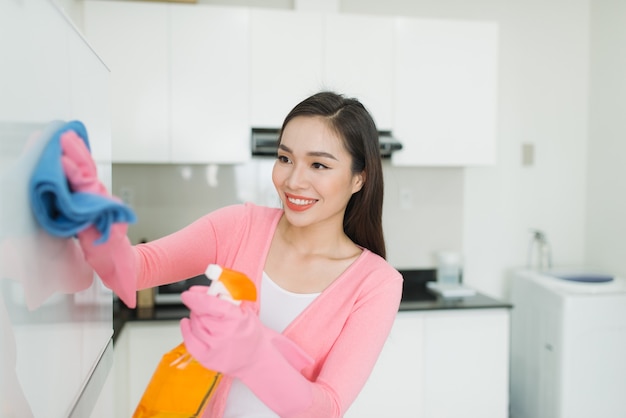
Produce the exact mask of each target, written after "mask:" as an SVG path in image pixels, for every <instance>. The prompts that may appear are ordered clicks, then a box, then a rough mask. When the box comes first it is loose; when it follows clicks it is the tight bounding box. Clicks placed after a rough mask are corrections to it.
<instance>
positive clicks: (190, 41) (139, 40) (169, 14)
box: [85, 0, 250, 163]
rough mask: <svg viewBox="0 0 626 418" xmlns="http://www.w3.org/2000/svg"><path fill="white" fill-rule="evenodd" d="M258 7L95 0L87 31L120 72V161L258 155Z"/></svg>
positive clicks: (116, 116)
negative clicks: (254, 134) (253, 16)
mask: <svg viewBox="0 0 626 418" xmlns="http://www.w3.org/2000/svg"><path fill="white" fill-rule="evenodd" d="M248 29H249V22H248V10H247V9H244V8H230V7H229V8H227V7H219V6H206V5H171V4H159V3H157V4H155V3H147V2H131V1H128V2H112V1H96V0H94V1H88V2H85V31H86V34H87V37H88V39H89V41H90V42H91V43H92V44H93V46H94V48H95V49H96V51H97V52H98V53H99V54H100V55H101V56H102V58H103V59H104V61H105V63H106V64H107V65H108V66H109V67H110V69H111V84H112V112H111V114H112V131H113V161H114V162H117V163H237V162H242V161H246V160H247V159H249V155H250V150H249V148H250V147H249V137H250V131H249V126H250V123H249V107H248V103H249V78H250V77H249V68H250V64H249V32H248Z"/></svg>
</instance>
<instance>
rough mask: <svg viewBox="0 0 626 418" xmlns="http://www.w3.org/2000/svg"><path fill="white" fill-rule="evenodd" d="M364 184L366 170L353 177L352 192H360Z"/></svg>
mask: <svg viewBox="0 0 626 418" xmlns="http://www.w3.org/2000/svg"><path fill="white" fill-rule="evenodd" d="M364 184H365V171H361V172H360V173H358V174H355V175H354V177H353V179H352V193H353V194H354V193H356V192H358V191H359V190H361V188H362V187H363V185H364Z"/></svg>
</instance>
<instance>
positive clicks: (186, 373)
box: [133, 264, 257, 418]
mask: <svg viewBox="0 0 626 418" xmlns="http://www.w3.org/2000/svg"><path fill="white" fill-rule="evenodd" d="M205 275H206V276H207V277H208V278H209V279H211V286H210V287H209V291H208V293H209V294H213V295H219V296H220V298H222V299H227V300H229V301H231V302H232V303H235V304H240V303H241V301H242V300H250V301H254V300H256V297H257V292H256V287H255V286H254V283H253V282H252V281H251V280H250V279H249V278H248V277H247V276H246V275H245V274H243V273H240V272H238V271H235V270H231V269H227V268H224V267H220V266H218V265H216V264H211V265H209V267H208V268H207V270H206V272H205ZM221 377H222V375H221V373H219V372H217V371H214V370H209V369H207V368H205V367H204V366H202V365H201V364H200V363H198V362H197V361H196V360H195V359H194V358H193V357H192V356H191V355H190V354H189V353H188V352H187V349H186V348H185V344H184V343H181V344H179V345H178V346H176V347H175V348H174V349H172V350H170V351H169V352H167V353H165V355H164V356H163V358H162V359H161V361H160V363H159V365H158V366H157V369H156V370H155V371H154V374H153V375H152V379H151V380H150V382H149V383H148V387H147V388H146V390H145V392H144V394H143V396H142V397H141V400H140V401H139V405H137V408H136V409H135V413H134V414H133V418H148V417H150V418H191V417H200V416H201V415H202V412H203V411H204V408H205V407H206V405H207V404H208V401H209V399H210V398H211V396H212V395H213V393H214V392H215V388H216V387H217V385H218V384H219V382H220V379H221Z"/></svg>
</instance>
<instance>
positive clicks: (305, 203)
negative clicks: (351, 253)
mask: <svg viewBox="0 0 626 418" xmlns="http://www.w3.org/2000/svg"><path fill="white" fill-rule="evenodd" d="M351 167H352V156H351V155H350V154H349V153H348V151H347V150H346V148H345V147H344V145H343V141H342V139H341V138H340V137H339V136H338V135H337V133H335V132H334V131H333V130H332V129H331V128H330V127H329V126H328V125H327V122H326V121H325V120H324V119H323V118H321V117H317V116H298V117H295V118H294V119H292V120H291V121H289V122H288V123H287V125H286V126H285V128H284V129H283V132H282V138H281V143H280V146H279V149H278V158H277V160H276V163H275V164H274V170H273V171H272V181H273V182H274V187H276V190H277V191H278V194H279V196H280V199H281V201H282V203H283V208H284V210H285V215H286V216H287V219H288V220H289V221H290V223H291V224H293V225H296V226H308V225H312V224H315V223H319V222H328V221H330V222H339V225H343V216H344V212H345V209H346V206H347V204H348V201H349V200H350V197H351V196H352V194H353V193H355V192H357V191H359V190H360V189H361V186H362V185H363V175H362V174H361V173H358V174H353V173H352V171H351Z"/></svg>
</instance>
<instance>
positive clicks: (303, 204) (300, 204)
mask: <svg viewBox="0 0 626 418" xmlns="http://www.w3.org/2000/svg"><path fill="white" fill-rule="evenodd" d="M286 197H287V199H286V200H287V206H288V207H289V209H291V210H295V211H302V210H306V209H308V208H310V207H311V206H313V205H314V204H315V203H316V202H317V200H316V199H306V198H303V197H294V196H289V195H286Z"/></svg>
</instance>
